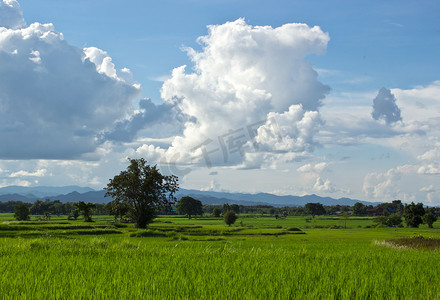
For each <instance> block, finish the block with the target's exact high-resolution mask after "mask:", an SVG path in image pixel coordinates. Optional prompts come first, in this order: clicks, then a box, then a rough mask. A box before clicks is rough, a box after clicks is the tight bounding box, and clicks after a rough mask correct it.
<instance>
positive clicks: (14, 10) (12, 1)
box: [0, 0, 26, 29]
mask: <svg viewBox="0 0 440 300" xmlns="http://www.w3.org/2000/svg"><path fill="white" fill-rule="evenodd" d="M24 26H26V22H25V21H24V19H23V12H22V10H21V8H20V4H18V1H16V0H1V1H0V27H6V28H12V29H18V28H22V27H24Z"/></svg>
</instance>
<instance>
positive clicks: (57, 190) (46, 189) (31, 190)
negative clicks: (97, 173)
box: [0, 185, 95, 198]
mask: <svg viewBox="0 0 440 300" xmlns="http://www.w3.org/2000/svg"><path fill="white" fill-rule="evenodd" d="M92 191H95V190H94V189H92V188H89V187H81V186H77V185H69V186H35V187H25V186H7V187H4V188H0V195H7V194H20V195H28V196H29V197H30V198H32V196H35V197H37V198H44V197H51V196H57V195H65V194H68V193H71V192H78V193H86V192H92Z"/></svg>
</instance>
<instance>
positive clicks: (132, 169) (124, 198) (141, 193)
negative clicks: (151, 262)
mask: <svg viewBox="0 0 440 300" xmlns="http://www.w3.org/2000/svg"><path fill="white" fill-rule="evenodd" d="M106 190H107V193H106V196H111V197H113V198H114V200H113V201H112V202H113V206H114V207H117V208H120V207H124V206H125V207H126V208H127V211H126V216H127V217H128V218H129V219H130V220H131V221H132V222H134V223H135V224H136V227H139V228H145V227H146V226H147V225H148V224H149V223H151V222H152V221H153V219H154V218H155V217H156V214H157V212H158V211H159V210H160V209H161V208H163V209H169V208H170V206H171V204H173V203H174V202H175V200H176V199H175V197H174V194H175V193H176V192H177V190H178V184H177V177H176V176H174V175H171V176H165V175H162V174H161V173H160V172H159V170H158V169H157V167H156V166H153V167H151V166H150V165H148V164H147V162H146V161H145V160H144V159H143V158H140V159H131V160H130V165H129V166H128V167H127V170H125V171H122V172H121V173H120V174H119V175H116V176H115V177H114V178H113V179H110V182H109V183H108V184H107V187H106ZM116 211H117V212H118V214H120V213H121V210H120V209H116Z"/></svg>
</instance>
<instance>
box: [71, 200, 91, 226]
mask: <svg viewBox="0 0 440 300" xmlns="http://www.w3.org/2000/svg"><path fill="white" fill-rule="evenodd" d="M75 206H76V207H78V212H79V213H80V214H81V215H83V216H84V221H85V222H93V220H92V210H93V209H94V208H95V207H96V204H94V203H85V202H84V201H79V202H78V203H75Z"/></svg>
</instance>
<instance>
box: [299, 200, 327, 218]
mask: <svg viewBox="0 0 440 300" xmlns="http://www.w3.org/2000/svg"><path fill="white" fill-rule="evenodd" d="M304 208H305V210H306V212H307V213H308V214H309V215H312V217H313V218H315V215H325V213H326V211H325V208H324V206H323V205H322V204H321V203H307V204H306V205H305V207H304Z"/></svg>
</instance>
